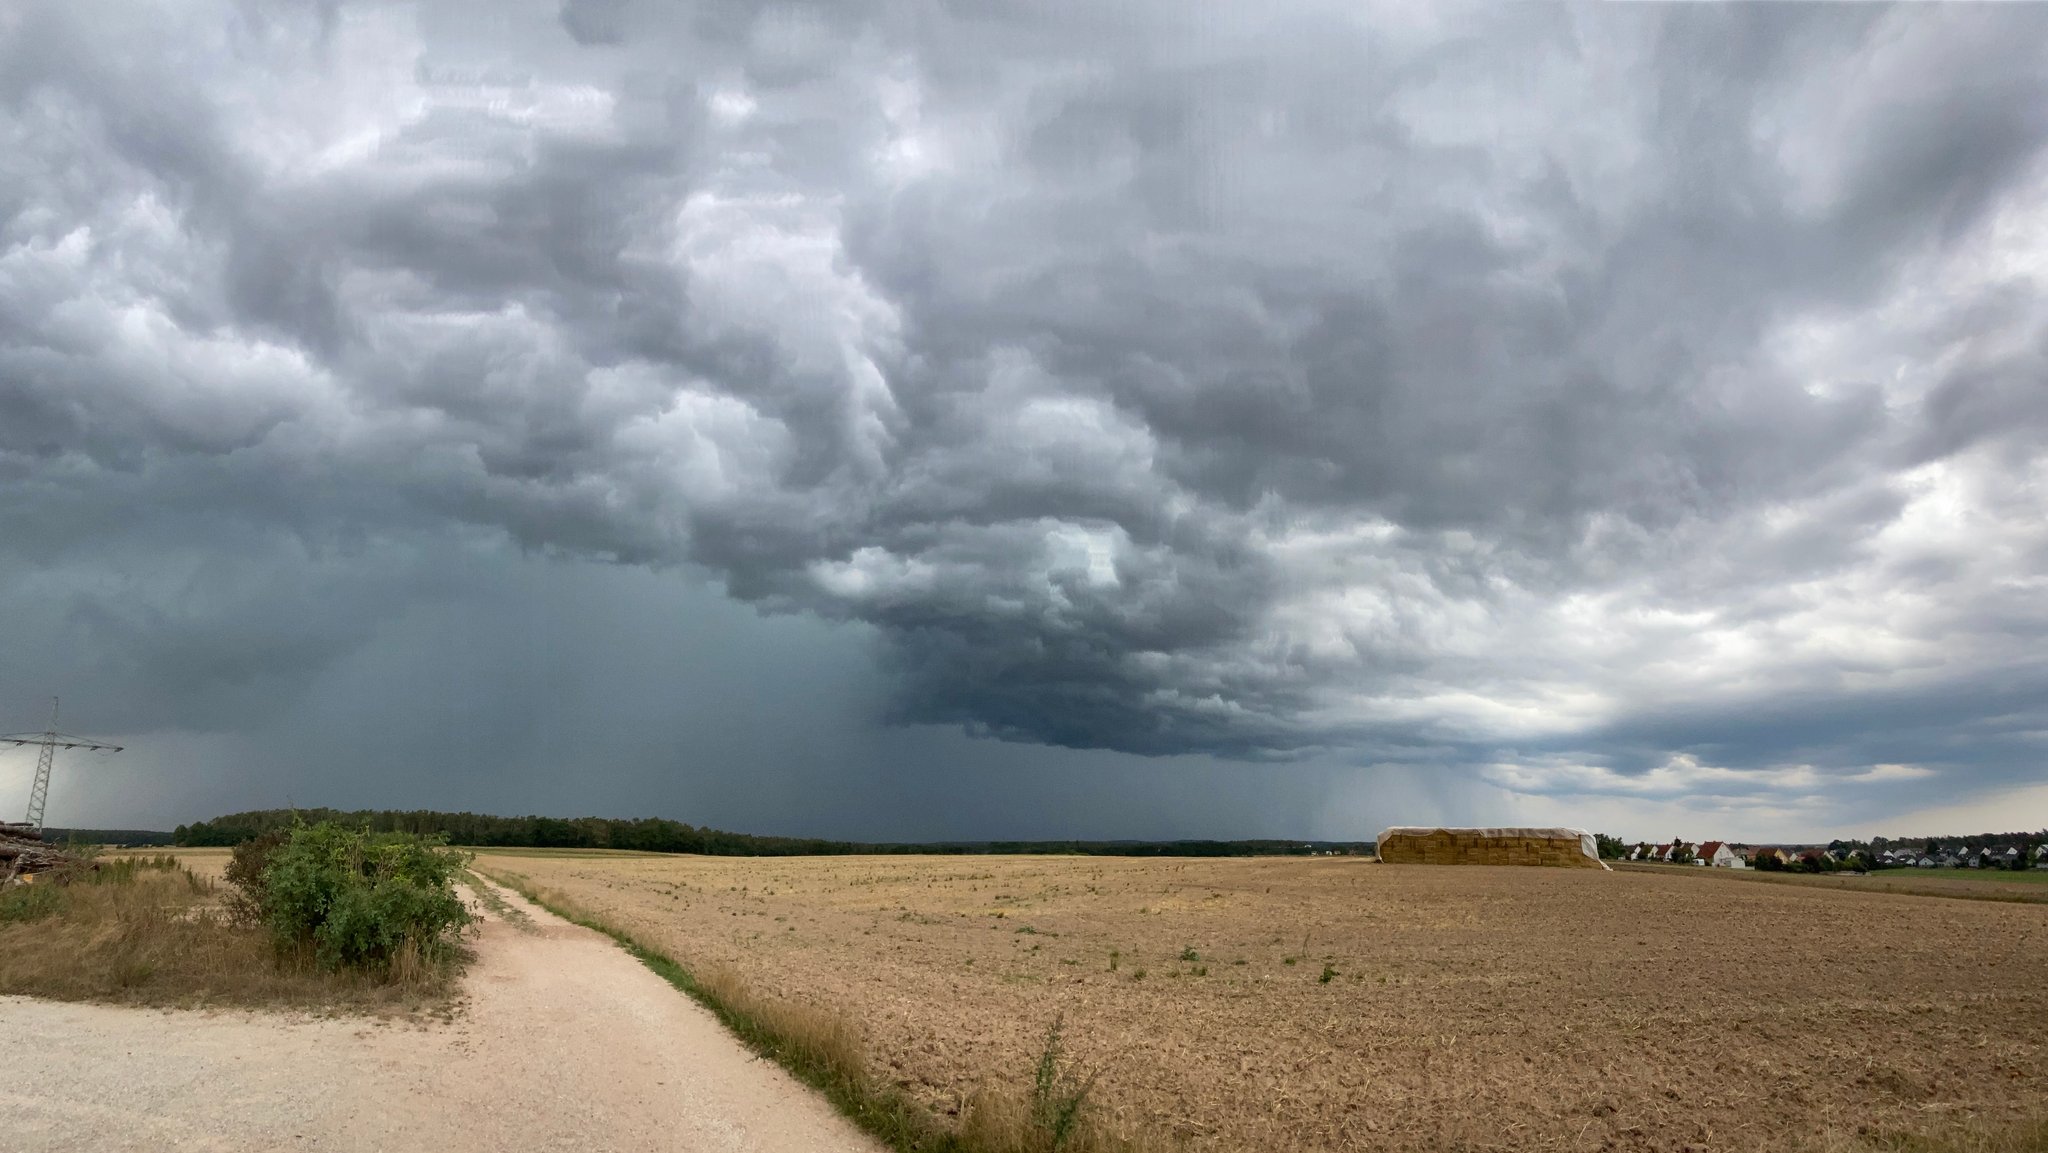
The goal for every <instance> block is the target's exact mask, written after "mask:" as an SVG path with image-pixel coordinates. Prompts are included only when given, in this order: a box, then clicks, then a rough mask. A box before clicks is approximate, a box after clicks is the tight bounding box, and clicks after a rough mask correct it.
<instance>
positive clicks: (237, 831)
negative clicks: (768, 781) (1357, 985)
mask: <svg viewBox="0 0 2048 1153" xmlns="http://www.w3.org/2000/svg"><path fill="white" fill-rule="evenodd" d="M321 821H333V822H336V823H338V824H343V825H347V826H349V827H351V828H367V829H369V830H370V831H371V832H375V833H421V834H431V833H439V834H442V835H443V836H446V837H447V838H448V841H449V843H450V844H455V845H469V846H473V847H477V848H542V849H637V850H641V851H644V852H653V853H699V854H703V855H705V856H713V857H793V856H835V855H845V854H851V853H951V854H973V853H1068V854H1083V855H1094V856H1118V857H1255V856H1310V855H1317V854H1322V853H1331V852H1335V853H1345V854H1350V853H1370V852H1372V842H1370V841H1281V840H1250V841H1203V840H1186V841H941V842H931V843H923V844H919V843H910V842H885V843H869V842H862V841H834V840H826V839H823V838H819V837H775V836H761V835H758V834H754V833H731V832H727V831H725V830H723V829H712V828H705V827H700V826H696V825H689V824H685V823H683V822H681V821H670V820H664V819H662V818H659V817H642V818H637V819H632V820H625V819H618V818H611V817H572V818H564V817H538V816H526V817H496V816H490V815H488V814H483V813H443V812H436V811H434V810H431V809H409V810H397V809H357V810H353V811H342V810H337V809H257V810H254V811H251V812H246V813H229V814H228V815H226V816H223V817H215V818H213V819H212V820H210V821H194V822H193V823H191V824H189V825H179V826H178V827H177V828H176V829H175V830H173V831H172V834H171V839H172V841H173V842H174V843H176V844H178V845H184V846H190V847H201V846H209V845H238V844H241V843H242V842H244V841H249V840H254V839H255V838H257V837H260V836H263V835H264V834H266V833H271V832H277V831H280V830H285V829H289V828H291V827H293V825H294V824H298V823H304V824H318V823H319V822H321Z"/></svg>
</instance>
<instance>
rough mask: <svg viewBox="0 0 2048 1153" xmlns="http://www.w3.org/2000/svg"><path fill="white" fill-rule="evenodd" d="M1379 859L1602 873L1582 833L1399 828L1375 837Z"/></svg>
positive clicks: (1590, 842)
mask: <svg viewBox="0 0 2048 1153" xmlns="http://www.w3.org/2000/svg"><path fill="white" fill-rule="evenodd" d="M1379 857H1380V860H1381V861H1383V862H1386V863H1388V864H1395V865H1547V866H1551V867H1554V868H1568V869H1604V868H1606V867H1607V866H1606V865H1605V864H1603V863H1602V862H1601V860H1600V853H1599V850H1598V849H1597V848H1596V847H1595V845H1594V843H1593V835H1592V834H1591V833H1588V832H1586V831H1585V830H1583V829H1561V828H1560V829H1447V828H1415V827H1406V826H1397V827H1395V828H1391V829H1388V830H1387V831H1385V832H1383V833H1381V834H1380V836H1379Z"/></svg>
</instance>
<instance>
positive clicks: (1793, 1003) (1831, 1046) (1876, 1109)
mask: <svg viewBox="0 0 2048 1153" xmlns="http://www.w3.org/2000/svg"><path fill="white" fill-rule="evenodd" d="M479 864H480V866H481V867H483V868H486V869H490V870H493V871H505V872H513V873H518V874H522V875H524V876H525V877H527V878H529V879H530V880H531V881H532V882H533V883H535V884H537V885H539V886H542V887H544V888H553V889H558V890H560V891H562V892H563V893H565V894H566V895H568V896H570V897H572V898H573V899H574V900H576V901H578V902H579V903H581V904H583V905H584V906H586V907H588V908H590V909H592V910H595V911H597V912H599V913H600V914H601V915H603V916H605V917H607V918H609V919H611V920H613V921H615V922H617V923H619V924H620V926H621V927H624V928H628V929H630V930H631V931H633V932H635V933H638V934H642V935H644V936H645V937H647V938H648V939H650V940H651V941H652V942H655V943H658V944H659V945H660V946H661V947H663V948H664V949H666V950H667V951H669V952H671V953H672V954H673V955H674V956H676V957H677V958H678V959H679V960H682V961H684V962H685V963H689V964H698V965H706V964H716V963H723V964H729V965H732V966H733V967H734V968H736V969H737V970H738V971H740V972H741V973H743V974H745V975H746V976H748V977H749V978H751V979H752V980H753V981H755V982H756V983H757V984H758V985H760V986H762V987H764V988H767V989H770V990H773V991H775V992H778V993H780V994H781V995H783V996H787V997H791V998H795V999H799V1000H804V1001H810V1002H814V1003H818V1004H822V1005H827V1006H833V1007H836V1008H838V1009H840V1010H842V1011H844V1012H846V1013H848V1014H849V1015H851V1016H852V1017H854V1018H855V1019H856V1020H857V1021H858V1022H859V1024H860V1026H861V1027H862V1029H863V1030H864V1032H865V1035H866V1038H867V1041H868V1046H869V1059H870V1061H871V1063H872V1064H873V1066H874V1068H875V1070H876V1071H877V1072H878V1073H880V1074H882V1075H884V1076H888V1077H891V1078H894V1079H895V1080H897V1081H898V1082H899V1083H901V1084H903V1085H904V1086H905V1087H906V1088H908V1089H909V1090H910V1091H912V1092H913V1093H915V1094H917V1095H919V1096H920V1097H922V1098H923V1099H924V1100H926V1101H928V1102H929V1103H930V1104H931V1105H932V1107H933V1108H935V1109H939V1110H942V1111H946V1110H952V1109H956V1108H958V1105H959V1102H960V1100H961V1099H962V1097H963V1096H964V1095H965V1094H968V1093H970V1092H971V1091H972V1090H973V1089H974V1088H975V1086H976V1085H978V1084H980V1083H983V1082H984V1081H991V1080H1007V1081H1010V1082H1012V1083H1015V1082H1018V1081H1022V1080H1024V1079H1026V1078H1027V1077H1028V1074H1029V1070H1030V1068H1031V1064H1032V1061H1033V1059H1034V1057H1035V1055H1036V1053H1037V1051H1038V1048H1039V1045H1040V1043H1041V1041H1042V1038H1043V1035H1044V1031H1045V1029H1046V1027H1047V1025H1048V1024H1049V1023H1050V1022H1051V1021H1052V1020H1053V1018H1054V1017H1055V1015H1064V1017H1065V1020H1066V1033H1067V1039H1068V1044H1069V1046H1070V1048H1071V1050H1072V1051H1073V1052H1074V1054H1075V1055H1076V1056H1077V1057H1078V1058H1079V1059H1080V1060H1081V1061H1082V1062H1083V1063H1084V1064H1085V1065H1087V1066H1088V1067H1090V1068H1091V1069H1093V1070H1095V1071H1097V1072H1099V1073H1100V1075H1101V1079H1100V1081H1099V1082H1098V1084H1097V1094H1098V1099H1099V1101H1100V1102H1101V1103H1102V1104H1103V1105H1104V1106H1106V1107H1108V1108H1109V1109H1111V1110H1113V1111H1114V1112H1115V1113H1117V1114H1118V1115H1119V1116H1121V1117H1122V1118H1124V1119H1126V1120H1128V1121H1139V1122H1142V1123H1144V1124H1145V1125H1146V1126H1148V1127H1149V1128H1151V1129H1153V1130H1154V1131H1157V1132H1161V1133H1165V1134H1170V1135H1175V1136H1178V1137H1179V1138H1181V1139H1183V1140H1185V1141H1186V1142H1187V1143H1188V1146H1189V1148H1191V1149H1196V1150H1277V1149H1292V1150H1317V1149H1347V1150H1348V1149H1379V1148H1386V1149H1481V1148H1513V1149H1631V1150H1633V1149H1644V1150H1650V1149H1656V1150H1674V1151H1675V1150H1681V1149H1698V1150H1750V1149H1754V1150H1766V1149H1768V1150H1783V1149H1787V1148H1792V1147H1797V1146H1800V1145H1802V1144H1805V1143H1808V1142H1814V1141H1826V1140H1829V1139H1831V1138H1833V1137H1838V1136H1841V1135H1845V1134H1853V1133H1855V1132H1857V1131H1858V1130H1859V1129H1865V1128H1877V1129H1883V1128H1895V1129H1903V1130H1907V1131H1924V1130H1926V1129H1928V1128H1931V1127H1939V1126H1940V1125H1943V1124H1947V1123H1950V1122H1953V1121H1956V1120H1976V1121H1981V1122H1988V1123H2000V1122H2006V1121H2012V1120H2016V1119H2019V1118H2023V1117H2028V1116H2038V1115H2039V1114H2038V1112H2030V1110H2038V1109H2039V1108H2040V1103H2041V1102H2043V1101H2048V908H2044V907H2043V906H2039V905H2022V904H2001V903H1995V902H1983V901H1965V900H1952V899H1941V898H1933V897H1919V896H1899V895H1884V894H1873V893H1856V892H1843V891H1834V890H1817V889H1809V888H1804V887H1797V886H1790V885H1762V884H1736V883H1714V882H1712V881H1707V880H1704V879H1702V878H1698V877H1692V876H1669V875H1657V874H1650V873H1625V872H1616V873H1606V872H1599V871H1592V870H1564V869H1513V868H1483V867H1451V868H1442V867H1428V866H1394V865H1379V864H1375V863H1371V862H1369V861H1366V860H1361V859H1346V858H1336V859H1314V860H1300V859H1256V860H1195V861H1160V860H1130V859H1110V858H1048V857H965V858H962V857H924V858H903V857H865V858H806V859H727V858H700V857H641V856H623V855H621V856H603V855H593V854H582V855H547V854H537V853H520V854H516V855H515V854H507V855H503V856H492V855H489V854H486V855H484V856H483V857H481V858H480V859H479Z"/></svg>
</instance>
